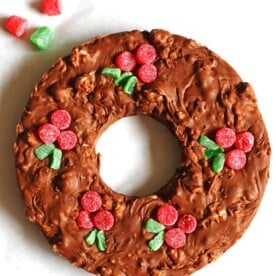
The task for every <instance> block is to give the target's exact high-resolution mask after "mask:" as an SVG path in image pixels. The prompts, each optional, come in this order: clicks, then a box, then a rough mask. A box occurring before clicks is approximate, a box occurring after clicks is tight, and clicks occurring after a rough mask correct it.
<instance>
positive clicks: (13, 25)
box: [5, 15, 28, 37]
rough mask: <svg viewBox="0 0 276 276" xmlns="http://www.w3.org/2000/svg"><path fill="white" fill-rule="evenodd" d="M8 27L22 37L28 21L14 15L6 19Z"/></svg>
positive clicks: (14, 33)
mask: <svg viewBox="0 0 276 276" xmlns="http://www.w3.org/2000/svg"><path fill="white" fill-rule="evenodd" d="M5 27H6V29H7V30H8V31H9V32H10V33H11V34H13V35H14V36H16V37H21V36H22V35H23V34H24V33H25V32H26V30H27V28H28V21H27V20H26V19H24V18H22V17H19V16H16V15H12V16H9V17H8V18H7V19H6V22H5Z"/></svg>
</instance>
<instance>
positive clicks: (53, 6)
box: [41, 0, 61, 15]
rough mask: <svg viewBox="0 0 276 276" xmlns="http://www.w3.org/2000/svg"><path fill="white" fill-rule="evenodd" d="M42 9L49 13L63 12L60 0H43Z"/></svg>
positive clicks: (57, 13)
mask: <svg viewBox="0 0 276 276" xmlns="http://www.w3.org/2000/svg"><path fill="white" fill-rule="evenodd" d="M41 11H42V12H43V13H45V14H47V15H59V14H61V3H60V1H59V0H42V2H41Z"/></svg>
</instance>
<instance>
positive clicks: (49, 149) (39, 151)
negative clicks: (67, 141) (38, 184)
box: [34, 144, 55, 160]
mask: <svg viewBox="0 0 276 276" xmlns="http://www.w3.org/2000/svg"><path fill="white" fill-rule="evenodd" d="M54 149H55V145H54V144H42V145H41V146H39V147H37V148H36V149H35V150H34V154H35V156H36V158H37V159H39V160H43V159H45V158H46V157H48V156H49V155H51V154H52V153H53V150H54Z"/></svg>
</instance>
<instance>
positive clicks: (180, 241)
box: [165, 228, 186, 248]
mask: <svg viewBox="0 0 276 276" xmlns="http://www.w3.org/2000/svg"><path fill="white" fill-rule="evenodd" d="M165 241H166V244H167V245H168V246H170V247H172V248H179V247H182V246H184V245H185V243H186V235H185V233H184V232H183V231H182V230H181V229H180V228H172V229H170V230H168V231H167V232H166V233H165Z"/></svg>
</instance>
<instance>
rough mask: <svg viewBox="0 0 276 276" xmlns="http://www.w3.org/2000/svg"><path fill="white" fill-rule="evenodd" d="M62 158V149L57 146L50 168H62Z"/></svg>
mask: <svg viewBox="0 0 276 276" xmlns="http://www.w3.org/2000/svg"><path fill="white" fill-rule="evenodd" d="M61 159H62V151H61V150H60V149H57V148H55V149H54V150H53V154H52V161H51V164H50V168H51V169H54V170H58V169H60V166H61Z"/></svg>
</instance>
